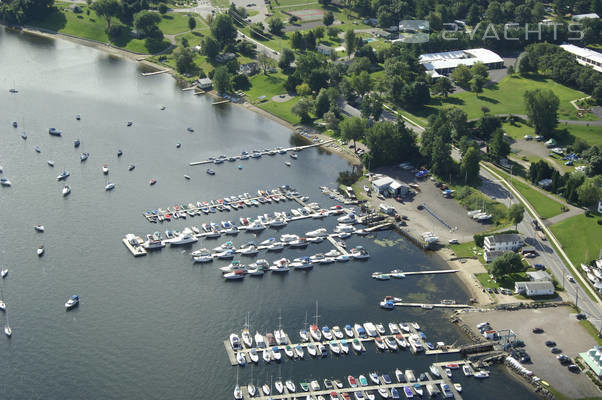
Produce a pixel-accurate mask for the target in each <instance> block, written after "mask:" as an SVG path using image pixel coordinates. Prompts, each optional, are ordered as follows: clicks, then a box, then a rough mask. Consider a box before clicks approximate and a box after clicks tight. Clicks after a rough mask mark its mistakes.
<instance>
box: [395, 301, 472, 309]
mask: <svg viewBox="0 0 602 400" xmlns="http://www.w3.org/2000/svg"><path fill="white" fill-rule="evenodd" d="M393 304H394V305H395V306H396V307H421V308H425V309H429V308H472V306H471V305H470V304H436V303H435V304H429V303H402V302H395V303H393Z"/></svg>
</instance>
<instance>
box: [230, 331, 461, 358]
mask: <svg viewBox="0 0 602 400" xmlns="http://www.w3.org/2000/svg"><path fill="white" fill-rule="evenodd" d="M408 327H409V332H406V331H403V330H400V332H399V334H400V335H401V336H402V337H403V339H404V340H405V341H406V342H407V346H406V347H401V346H399V345H398V349H397V350H390V349H389V348H387V349H386V350H388V351H404V350H406V349H407V350H409V351H411V352H412V353H414V354H416V353H424V354H426V355H439V354H454V353H460V351H461V349H460V348H457V347H452V346H448V345H445V344H442V345H441V346H439V348H437V349H432V350H431V349H428V348H427V344H426V340H425V339H424V338H423V337H422V335H421V334H420V332H419V331H418V330H416V329H415V328H414V327H413V326H412V324H408ZM395 335H397V333H395V334H393V333H391V334H377V335H376V336H374V337H371V336H368V337H359V336H358V335H357V333H356V332H355V331H354V336H353V337H348V336H347V335H345V338H344V340H346V341H347V345H348V346H349V353H348V354H349V355H350V354H354V353H356V351H355V350H354V349H353V346H352V344H351V342H352V341H353V340H354V339H358V341H359V342H360V344H361V347H362V351H361V352H362V353H363V352H365V351H366V347H365V343H368V342H374V341H375V338H377V337H380V338H381V339H383V340H384V339H385V338H390V339H393V340H395V339H394V338H395ZM285 336H286V340H287V344H280V345H269V344H268V343H269V342H268V338H267V337H266V336H265V335H262V337H263V340H264V343H266V347H265V348H259V347H247V346H246V345H244V344H242V343H241V345H242V348H240V349H238V350H234V349H233V348H232V346H231V345H230V342H229V341H228V340H224V347H225V349H226V354H227V355H228V360H229V361H230V364H231V365H232V366H237V365H238V362H237V360H236V354H237V353H240V354H242V355H243V356H244V357H245V360H246V363H247V364H251V363H252V361H251V358H250V356H249V353H250V352H251V350H252V349H255V350H256V351H257V353H258V354H261V353H262V352H263V351H264V350H267V351H271V350H272V349H273V348H274V347H276V348H278V351H280V352H281V357H282V358H281V360H284V359H285V358H288V357H287V356H286V355H285V354H283V352H284V349H285V347H286V346H290V348H291V349H293V357H292V359H298V360H302V359H306V358H322V357H323V355H322V354H316V355H315V356H311V355H310V354H309V353H307V347H308V346H309V345H311V344H318V343H319V344H321V345H323V346H324V347H325V348H327V349H328V348H329V340H323V341H316V340H314V338H313V336H311V335H310V334H309V332H308V338H309V341H307V342H301V343H293V341H292V340H291V339H290V337H289V336H288V335H287V334H285ZM410 338H412V340H409V339H410ZM334 340H335V341H336V342H337V343H340V340H343V339H334ZM416 342H419V343H420V345H421V348H420V349H418V348H417V347H416V346H417V345H416ZM297 346H301V347H302V348H303V350H304V352H303V357H299V356H298V355H297V353H296V352H294V348H295V347H297ZM381 351H385V350H381ZM335 355H338V356H345V355H346V354H345V353H343V352H342V351H341V353H339V354H335ZM260 358H261V357H260Z"/></svg>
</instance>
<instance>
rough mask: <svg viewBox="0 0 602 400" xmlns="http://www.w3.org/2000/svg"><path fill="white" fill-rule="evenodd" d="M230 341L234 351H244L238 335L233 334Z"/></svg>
mask: <svg viewBox="0 0 602 400" xmlns="http://www.w3.org/2000/svg"><path fill="white" fill-rule="evenodd" d="M228 340H229V341H230V346H231V347H232V350H240V349H242V344H241V341H240V337H239V336H238V335H237V334H236V333H231V334H230V336H229V338H228Z"/></svg>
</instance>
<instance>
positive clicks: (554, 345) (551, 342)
mask: <svg viewBox="0 0 602 400" xmlns="http://www.w3.org/2000/svg"><path fill="white" fill-rule="evenodd" d="M546 346H548V347H556V342H555V341H553V340H546Z"/></svg>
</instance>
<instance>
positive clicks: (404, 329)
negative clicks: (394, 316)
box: [399, 322, 410, 333]
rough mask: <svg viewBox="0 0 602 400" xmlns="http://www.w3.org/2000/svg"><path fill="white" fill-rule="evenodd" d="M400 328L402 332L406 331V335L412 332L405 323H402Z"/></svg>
mask: <svg viewBox="0 0 602 400" xmlns="http://www.w3.org/2000/svg"><path fill="white" fill-rule="evenodd" d="M399 327H400V328H401V330H402V331H404V332H405V333H409V332H410V326H409V325H408V324H407V323H405V322H401V323H400V324H399Z"/></svg>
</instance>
